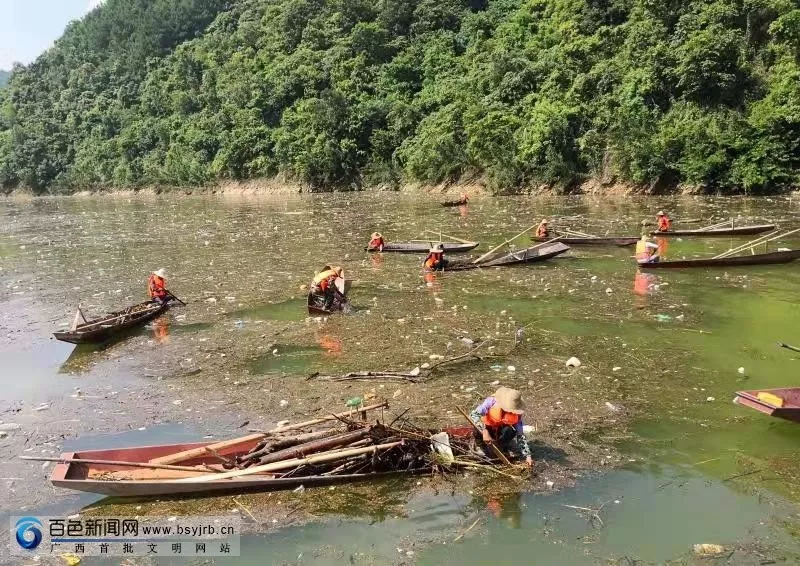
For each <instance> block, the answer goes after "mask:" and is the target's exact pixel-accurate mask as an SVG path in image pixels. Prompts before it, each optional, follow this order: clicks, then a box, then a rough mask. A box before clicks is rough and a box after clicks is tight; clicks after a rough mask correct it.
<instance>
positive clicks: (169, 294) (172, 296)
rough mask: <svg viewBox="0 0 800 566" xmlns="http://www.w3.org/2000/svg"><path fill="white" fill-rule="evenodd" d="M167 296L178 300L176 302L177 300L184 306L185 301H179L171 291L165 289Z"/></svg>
mask: <svg viewBox="0 0 800 566" xmlns="http://www.w3.org/2000/svg"><path fill="white" fill-rule="evenodd" d="M167 296H168V297H169V298H170V299H172V300H173V301H178V302H179V303H180V304H182V305H183V306H186V303H184V302H183V301H181V300H180V299H179V298H178V297H176V296H175V295H173V294H172V291H167Z"/></svg>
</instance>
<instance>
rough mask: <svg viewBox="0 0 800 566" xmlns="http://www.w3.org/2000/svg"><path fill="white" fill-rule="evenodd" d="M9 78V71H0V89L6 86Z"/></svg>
mask: <svg viewBox="0 0 800 566" xmlns="http://www.w3.org/2000/svg"><path fill="white" fill-rule="evenodd" d="M10 77H11V71H4V70H3V69H0V88H3V87H4V86H6V85H7V84H8V79H9V78H10Z"/></svg>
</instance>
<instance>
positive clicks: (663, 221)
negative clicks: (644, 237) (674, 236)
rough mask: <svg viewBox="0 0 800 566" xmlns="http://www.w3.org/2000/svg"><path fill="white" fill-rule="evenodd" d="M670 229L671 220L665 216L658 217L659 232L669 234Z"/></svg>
mask: <svg viewBox="0 0 800 566" xmlns="http://www.w3.org/2000/svg"><path fill="white" fill-rule="evenodd" d="M671 229H672V220H670V219H669V216H667V215H666V214H665V215H664V216H659V217H658V230H659V232H669V231H670V230H671Z"/></svg>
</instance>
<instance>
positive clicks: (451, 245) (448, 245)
mask: <svg viewBox="0 0 800 566" xmlns="http://www.w3.org/2000/svg"><path fill="white" fill-rule="evenodd" d="M434 244H442V246H444V251H445V252H447V253H451V254H454V253H455V254H457V253H464V252H468V251H470V250H474V249H475V248H477V247H478V242H470V243H468V244H463V243H460V242H436V241H433V240H431V241H430V242H429V243H424V242H393V243H391V244H384V246H383V251H385V252H396V253H427V252H428V250H429V249H430V248H431V247H432V246H433V245H434ZM365 249H366V250H367V251H368V252H377V251H378V250H377V249H375V248H369V247H367V248H365Z"/></svg>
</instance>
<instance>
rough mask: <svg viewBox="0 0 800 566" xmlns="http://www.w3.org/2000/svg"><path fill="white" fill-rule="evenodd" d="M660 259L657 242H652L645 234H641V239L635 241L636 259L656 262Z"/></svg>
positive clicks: (643, 261) (641, 261) (644, 261)
mask: <svg viewBox="0 0 800 566" xmlns="http://www.w3.org/2000/svg"><path fill="white" fill-rule="evenodd" d="M660 260H661V255H660V254H659V253H658V244H656V243H655V242H652V241H651V240H650V238H648V237H647V234H643V235H642V239H641V240H639V241H638V242H636V261H637V262H639V263H657V262H659V261H660Z"/></svg>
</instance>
